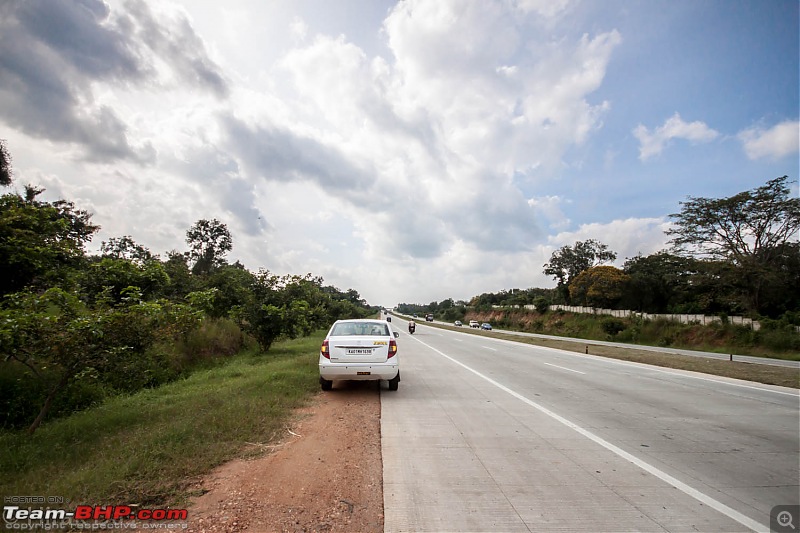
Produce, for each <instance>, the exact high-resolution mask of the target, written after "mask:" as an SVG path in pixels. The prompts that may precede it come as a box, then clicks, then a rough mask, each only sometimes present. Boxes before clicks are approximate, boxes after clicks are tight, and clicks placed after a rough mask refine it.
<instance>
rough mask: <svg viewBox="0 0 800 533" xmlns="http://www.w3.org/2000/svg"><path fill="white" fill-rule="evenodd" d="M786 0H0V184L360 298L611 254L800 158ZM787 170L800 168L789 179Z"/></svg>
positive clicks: (509, 278)
mask: <svg viewBox="0 0 800 533" xmlns="http://www.w3.org/2000/svg"><path fill="white" fill-rule="evenodd" d="M798 20H799V17H798V2H797V0H737V1H734V0H603V1H596V0H435V1H434V0H401V1H399V2H395V1H389V0H334V1H331V0H292V1H288V0H226V1H225V2H220V1H218V0H213V1H212V0H182V1H181V0H106V1H105V2H103V1H101V0H0V138H2V139H6V141H7V145H8V148H9V151H10V152H11V155H12V157H13V165H14V171H15V185H14V187H16V188H17V189H18V190H21V189H22V187H23V185H24V184H27V183H30V184H35V185H38V186H41V187H44V188H46V189H47V191H46V193H44V197H45V198H46V199H48V200H55V199H59V198H65V199H68V200H71V201H73V202H75V203H76V204H77V205H78V207H80V208H83V209H87V210H89V211H90V212H92V213H93V221H94V222H95V223H97V224H99V225H101V226H102V230H101V231H100V232H99V234H98V235H97V236H96V237H95V239H94V240H93V241H92V243H91V245H90V251H92V252H94V251H96V250H98V249H99V246H100V243H101V242H102V241H103V240H107V239H109V238H110V237H121V236H123V235H130V236H132V237H133V239H134V240H135V241H137V242H138V243H140V244H142V245H144V246H147V247H148V248H150V249H151V251H153V252H154V253H159V254H161V255H162V256H164V254H165V252H167V251H169V250H178V251H184V250H186V249H187V246H186V243H185V234H186V230H187V229H188V228H189V227H190V226H191V225H192V224H193V223H194V222H195V221H197V220H198V219H201V218H206V219H211V218H217V219H219V220H220V221H222V222H224V223H225V224H227V226H228V228H229V229H230V231H231V233H232V235H233V240H234V249H233V251H232V252H231V254H230V255H229V260H231V261H233V260H237V259H238V260H240V261H241V262H242V263H244V264H245V265H246V266H247V267H248V268H249V269H250V270H253V271H255V270H258V269H259V268H262V267H263V268H266V269H269V270H271V271H273V272H275V273H278V274H289V273H291V274H304V273H306V272H311V273H313V274H315V275H319V276H322V277H324V278H325V283H326V284H332V285H336V286H337V287H339V288H341V289H348V288H354V289H356V290H357V291H359V292H360V293H361V295H362V296H363V297H364V298H366V299H367V300H368V301H369V302H370V303H371V304H375V305H393V304H396V303H398V302H418V303H427V302H430V301H433V300H443V299H445V298H450V297H452V298H454V299H469V298H470V297H472V296H474V295H477V294H480V293H483V292H496V291H499V290H502V289H510V288H527V287H551V286H554V282H553V281H552V280H551V279H548V278H547V277H546V276H545V275H544V274H543V273H542V265H543V264H544V263H545V262H547V261H548V259H549V258H550V256H551V254H552V253H553V251H554V250H556V249H558V248H559V247H561V246H563V245H565V244H569V245H571V244H573V243H574V242H575V241H577V240H585V239H589V238H593V239H597V240H599V241H601V242H603V243H606V244H608V245H609V247H610V248H611V249H612V250H614V251H615V252H617V254H618V256H619V260H618V262H617V264H618V265H621V264H622V262H623V261H624V260H625V259H626V258H628V257H633V256H635V255H636V254H638V253H642V254H645V255H646V254H650V253H653V252H656V251H658V250H660V249H663V248H664V247H665V244H666V238H665V236H664V233H663V231H664V229H665V228H666V227H667V225H668V222H669V214H670V213H676V212H678V211H679V210H680V204H679V202H681V201H683V200H686V198H687V197H688V196H695V197H697V196H705V197H715V198H719V197H726V196H731V195H733V194H735V193H737V192H740V191H744V190H749V189H752V188H754V187H757V186H760V185H763V184H764V183H765V182H766V181H767V180H769V179H772V178H775V177H778V176H783V175H789V176H790V178H791V179H793V180H797V178H798V98H799V97H798V94H799V90H798V80H799V79H800V75H799V73H798V65H799V64H800V60H799V58H798V42H800V40H799V36H798ZM794 193H795V194H796V193H797V185H794Z"/></svg>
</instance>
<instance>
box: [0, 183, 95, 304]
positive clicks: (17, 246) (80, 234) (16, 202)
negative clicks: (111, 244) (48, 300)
mask: <svg viewBox="0 0 800 533" xmlns="http://www.w3.org/2000/svg"><path fill="white" fill-rule="evenodd" d="M42 192H44V189H38V188H36V187H32V186H30V185H28V186H26V187H25V196H24V197H22V196H20V195H19V194H17V193H10V194H4V195H3V196H0V295H5V294H8V293H12V292H17V291H20V290H22V289H23V288H25V287H28V286H29V285H31V284H37V285H38V286H40V288H46V287H49V286H52V284H54V283H57V282H59V281H60V280H63V279H65V277H66V275H67V274H68V272H69V271H71V270H72V269H74V268H75V267H76V266H77V265H78V263H79V262H80V261H81V260H83V258H84V256H85V251H84V248H83V247H84V244H85V243H86V242H88V241H90V240H91V239H92V235H93V234H94V233H95V232H96V231H97V230H99V229H100V227H99V226H95V225H93V224H92V223H91V217H92V215H90V214H89V213H88V212H86V211H83V210H80V209H76V208H75V205H74V204H73V203H72V202H67V201H64V200H57V201H55V202H52V203H50V202H43V201H40V200H37V197H38V196H39V195H40V194H41V193H42Z"/></svg>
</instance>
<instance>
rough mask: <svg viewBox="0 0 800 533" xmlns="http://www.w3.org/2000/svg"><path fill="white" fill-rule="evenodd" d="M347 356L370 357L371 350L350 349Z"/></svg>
mask: <svg viewBox="0 0 800 533" xmlns="http://www.w3.org/2000/svg"><path fill="white" fill-rule="evenodd" d="M347 355H372V348H350V349H348V350H347Z"/></svg>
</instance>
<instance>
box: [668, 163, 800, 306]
mask: <svg viewBox="0 0 800 533" xmlns="http://www.w3.org/2000/svg"><path fill="white" fill-rule="evenodd" d="M789 183H794V182H789V181H788V177H787V176H782V177H780V178H775V179H772V180H769V181H768V182H767V183H766V185H764V186H762V187H757V188H755V189H752V190H750V191H744V192H740V193H738V194H736V195H734V196H731V197H730V198H720V199H715V198H694V197H691V196H690V197H689V199H688V201H686V202H681V206H682V207H681V212H680V213H673V214H671V215H670V218H672V219H673V221H674V227H673V228H672V229H669V230H667V232H666V233H667V235H671V236H672V239H671V240H670V242H671V243H672V245H673V248H674V250H675V251H676V253H680V254H685V255H689V256H694V257H710V258H712V259H716V260H724V261H728V262H730V263H731V264H732V265H733V266H734V267H735V268H736V270H737V272H738V276H739V285H740V286H742V287H743V288H744V290H745V295H744V296H745V297H744V303H745V306H746V307H747V308H748V309H749V310H750V311H752V312H757V311H759V309H760V302H759V298H760V294H761V292H762V289H763V288H764V286H765V283H766V282H767V281H768V278H769V275H770V271H771V269H773V268H774V265H775V262H776V261H782V262H783V263H786V261H785V260H783V259H781V258H782V256H783V255H785V254H786V253H787V251H789V252H792V250H791V248H790V247H789V248H787V245H789V244H791V243H792V242H794V241H796V240H797V234H798V231H800V198H796V197H790V190H789V186H788V185H789Z"/></svg>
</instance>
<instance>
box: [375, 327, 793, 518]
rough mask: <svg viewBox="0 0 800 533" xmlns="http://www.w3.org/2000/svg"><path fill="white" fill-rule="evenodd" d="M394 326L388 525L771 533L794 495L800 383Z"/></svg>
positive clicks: (386, 422)
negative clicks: (776, 510) (396, 379)
mask: <svg viewBox="0 0 800 533" xmlns="http://www.w3.org/2000/svg"><path fill="white" fill-rule="evenodd" d="M393 324H394V325H395V326H396V327H398V330H399V331H401V332H402V333H401V337H400V339H398V345H399V352H398V354H399V357H400V358H401V359H400V365H401V367H400V368H401V371H400V372H401V379H402V381H401V383H400V388H399V391H397V392H388V391H385V390H384V391H382V394H381V408H382V413H381V434H382V451H383V465H384V466H383V468H384V506H385V511H384V513H385V531H387V532H402V531H409V532H411V531H414V532H422V531H436V532H444V531H498V532H500V531H502V532H513V531H726V532H727V531H751V530H752V531H770V512H771V510H772V509H773V507H774V506H776V505H798V504H800V479H799V478H800V397H799V396H798V391H797V390H793V389H787V388H782V387H775V386H769V385H761V384H758V383H751V382H744V381H738V380H732V379H727V378H720V377H716V376H708V375H703V374H697V373H691V372H684V371H679V370H671V369H664V368H658V367H653V366H648V365H641V364H637V363H629V362H624V361H616V360H612V359H606V358H602V357H594V356H586V355H583V354H577V353H573V352H566V351H561V350H555V349H551V348H543V347H537V346H531V345H526V344H521V343H514V342H510V341H504V340H499V339H492V338H489V337H482V336H474V335H468V334H463V333H458V332H451V331H447V330H442V329H438V328H432V327H429V326H426V325H425V323H424V322H423V323H418V326H417V332H416V333H415V334H414V335H413V336H412V335H409V334H408V333H407V330H406V329H404V327H405V322H404V321H402V320H401V319H400V318H398V317H393ZM792 525H794V526H795V527H800V523H798V517H794V521H793V524H792ZM786 530H787V531H791V529H788V528H787V529H786Z"/></svg>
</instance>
